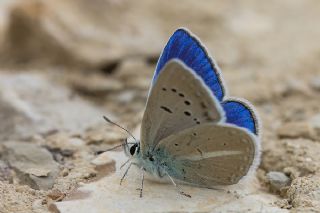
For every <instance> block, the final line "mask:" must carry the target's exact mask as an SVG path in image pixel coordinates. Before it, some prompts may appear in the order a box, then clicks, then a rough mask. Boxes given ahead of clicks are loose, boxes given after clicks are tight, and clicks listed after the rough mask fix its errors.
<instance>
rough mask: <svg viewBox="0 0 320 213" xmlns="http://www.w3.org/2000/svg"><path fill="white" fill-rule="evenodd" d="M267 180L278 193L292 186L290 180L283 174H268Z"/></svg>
mask: <svg viewBox="0 0 320 213" xmlns="http://www.w3.org/2000/svg"><path fill="white" fill-rule="evenodd" d="M267 179H268V180H269V182H270V185H271V187H272V189H273V190H276V191H280V190H281V189H282V188H284V187H286V186H289V184H290V178H289V177H288V176H286V175H285V174H284V173H282V172H268V174H267Z"/></svg>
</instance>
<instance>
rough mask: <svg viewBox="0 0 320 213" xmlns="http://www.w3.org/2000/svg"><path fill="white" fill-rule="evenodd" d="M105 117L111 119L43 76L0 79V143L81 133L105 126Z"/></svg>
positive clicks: (29, 75)
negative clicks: (60, 131)
mask: <svg viewBox="0 0 320 213" xmlns="http://www.w3.org/2000/svg"><path fill="white" fill-rule="evenodd" d="M80 115H81V116H80ZM103 115H109V116H111V115H110V113H107V112H105V111H103V110H102V109H99V108H96V107H92V106H90V105H89V103H88V102H86V101H84V100H82V99H80V98H79V97H77V96H74V97H72V92H71V91H70V90H69V89H67V88H65V87H64V86H62V85H59V86H58V85H55V84H53V83H52V82H50V81H49V80H48V79H47V78H46V77H45V76H44V75H37V74H16V75H14V74H1V75H0V118H1V120H3V121H6V122H1V123H0V139H17V138H18V139H19V138H22V137H30V136H32V135H34V134H37V133H46V132H49V131H52V130H57V129H64V130H67V131H71V132H74V133H79V132H81V131H83V130H84V129H86V128H87V127H88V126H90V125H93V124H98V123H103V119H102V116H103ZM111 117H112V116H111ZM0 142H1V141H0Z"/></svg>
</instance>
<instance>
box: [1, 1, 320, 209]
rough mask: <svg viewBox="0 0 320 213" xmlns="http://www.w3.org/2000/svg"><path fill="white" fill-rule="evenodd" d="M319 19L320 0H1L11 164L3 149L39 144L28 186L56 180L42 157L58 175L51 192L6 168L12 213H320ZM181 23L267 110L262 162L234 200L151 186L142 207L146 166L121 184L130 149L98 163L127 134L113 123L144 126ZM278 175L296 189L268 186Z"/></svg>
mask: <svg viewBox="0 0 320 213" xmlns="http://www.w3.org/2000/svg"><path fill="white" fill-rule="evenodd" d="M319 11H320V5H319V2H318V0H305V1H300V0H290V1H289V0H285V1H277V0H270V1H251V0H244V1H241V4H240V3H238V2H235V1H218V0H213V1H199V2H195V1H193V0H185V1H184V3H183V4H181V3H180V2H175V1H169V0H163V1H161V2H159V1H148V0H139V1H134V2H131V1H129V0H116V1H115V0H104V1H101V0H92V1H86V0H81V1H78V0H77V1H75V0H56V1H46V0H30V1H21V0H2V1H0V119H1V122H0V146H1V147H2V148H0V156H1V158H3V157H4V156H6V158H7V159H9V158H14V156H15V155H13V154H12V156H8V155H5V153H4V152H5V150H6V149H7V148H6V149H3V147H4V144H7V143H8V142H10V141H11V142H12V141H13V142H17V141H19V143H20V142H23V144H28V145H32V146H36V147H37V148H35V149H34V150H35V152H37V153H32V155H30V156H28V158H26V159H27V160H26V161H25V162H23V163H24V164H26V165H32V166H30V168H29V166H25V167H23V168H21V167H19V170H21V171H23V173H25V174H28V175H27V176H28V177H30V176H31V175H32V176H34V177H37V176H39V177H37V178H47V177H45V176H50V171H51V169H50V168H49V169H48V168H47V167H43V166H42V165H41V164H39V163H37V162H34V161H33V160H34V158H35V157H37V156H38V155H39V153H42V152H43V150H45V152H46V155H48V156H49V155H51V158H48V159H50V162H51V163H52V164H54V165H57V166H58V167H59V172H58V173H57V176H56V178H55V179H54V182H53V185H52V189H46V190H35V189H32V188H31V187H30V186H29V185H23V186H22V185H21V181H20V179H19V173H17V172H16V169H15V168H14V167H13V166H11V164H9V162H8V161H6V159H4V160H0V212H1V213H2V212H4V213H12V212H37V213H38V212H41V213H47V212H49V211H51V212H59V211H61V212H78V211H80V210H88V208H90V209H89V210H90V212H91V210H97V211H100V210H101V209H102V210H101V212H106V209H107V210H110V211H111V212H114V211H115V209H114V208H116V207H117V208H118V207H119V205H122V206H123V211H125V210H132V209H134V210H135V211H136V210H137V209H138V210H141V211H146V212H147V211H149V210H150V211H155V210H156V211H157V210H158V209H160V208H161V206H163V208H164V210H168V211H171V212H177V211H191V210H194V211H195V212H198V211H201V210H203V211H209V212H210V211H215V212H235V211H236V212H279V211H280V212H281V211H287V210H290V211H292V212H318V211H319V200H320V199H319V193H318V192H319V186H318V185H319V184H318V183H319V178H320V172H319V171H320V137H319V135H320V131H319V130H320V128H319V126H320V125H319V123H320V122H319V120H320V119H319V112H320V105H319V100H320V92H319V89H318V87H319V85H318V84H319V82H318V80H317V79H318V78H319V67H320V63H319V62H320V60H319V49H320V40H319V38H320V27H318V26H317V25H315V24H314V23H315V22H314V20H319V19H320V13H319ZM177 14H178V15H177ZM181 14H183V15H181ZM181 26H184V27H187V28H189V29H190V30H191V31H192V32H194V33H195V34H196V35H197V36H199V37H200V38H201V39H202V41H203V42H204V43H205V44H206V46H207V47H208V50H209V52H210V53H211V54H212V55H213V56H214V57H215V60H216V61H217V62H218V64H219V66H220V67H221V68H222V70H223V73H222V74H223V77H224V78H225V82H226V84H227V87H228V91H229V95H231V96H235V97H243V98H246V99H248V100H249V101H250V102H252V103H253V104H254V106H255V107H256V109H257V111H258V112H259V114H260V117H261V119H262V123H263V127H262V133H263V134H262V149H263V150H262V159H261V165H260V166H259V168H258V172H257V175H256V176H255V177H253V179H252V180H251V181H249V182H247V183H243V184H241V185H239V186H235V187H230V188H229V189H228V190H229V192H228V190H227V192H225V191H212V190H205V189H199V188H194V187H188V186H182V187H183V189H184V190H185V191H186V192H188V193H190V194H192V198H191V200H190V199H187V198H185V197H183V196H180V195H179V194H178V193H177V192H176V191H175V190H174V188H173V187H172V185H171V184H159V183H155V182H151V181H146V182H145V191H144V197H143V198H142V199H140V198H139V197H138V194H139V192H138V191H136V188H138V187H139V185H140V176H141V174H137V172H136V171H135V170H134V169H133V170H132V171H130V172H129V176H128V179H127V180H126V181H125V182H124V184H123V186H121V187H120V186H119V185H118V183H119V179H120V176H121V174H120V173H119V171H118V170H116V165H115V163H117V167H118V166H119V163H122V162H124V160H125V159H124V158H123V155H122V153H113V154H111V153H104V154H102V155H100V156H97V155H96V153H100V152H102V151H104V150H106V149H109V148H111V147H113V146H115V145H117V144H120V143H122V142H123V139H125V138H126V137H127V136H128V135H127V134H126V133H125V132H123V131H122V130H121V129H119V128H118V127H116V126H112V125H111V124H109V123H106V122H104V121H103V119H102V115H107V116H108V117H110V118H111V119H112V120H113V121H115V122H116V123H118V124H120V125H121V126H123V127H125V128H127V129H128V130H129V131H131V130H133V129H136V127H137V126H138V125H139V124H140V123H141V120H142V115H143V111H144V107H145V101H146V97H147V94H148V87H149V85H150V82H151V79H152V75H153V70H154V68H155V66H156V62H157V58H158V55H159V54H160V52H161V49H162V48H163V46H164V44H165V43H166V42H167V39H168V38H169V36H170V34H171V33H172V32H173V31H174V30H175V29H176V28H177V27H181ZM110 112H112V113H110ZM134 134H135V136H136V135H139V133H134ZM10 149H11V148H10ZM11 150H12V152H13V153H16V152H17V151H19V150H20V149H17V150H16V149H15V148H12V149H11ZM20 151H21V150H20ZM20 151H19V152H20ZM22 151H23V150H22ZM22 151H21V152H22ZM42 154H43V153H42ZM52 159H53V160H52ZM51 163H50V164H51ZM115 170H116V172H115ZM272 171H278V172H281V173H283V174H285V176H287V177H288V178H289V179H290V181H291V183H290V184H289V185H288V186H285V187H280V190H270V181H269V180H268V179H267V174H268V173H269V174H270V172H272ZM122 172H123V171H122ZM284 179H285V178H284ZM284 179H283V181H280V182H281V183H284V182H286V181H284ZM29 180H30V178H29ZM273 180H276V179H275V178H273ZM32 181H33V180H32ZM50 183H52V182H50ZM274 183H275V182H274ZM50 186H51V185H50ZM277 188H279V187H277ZM131 200H133V202H132V201H131ZM164 201H165V202H164ZM191 201H194V202H191ZM80 207H81V208H80ZM94 208H95V209H94ZM79 209H80V210H79ZM159 211H161V209H160V210H159Z"/></svg>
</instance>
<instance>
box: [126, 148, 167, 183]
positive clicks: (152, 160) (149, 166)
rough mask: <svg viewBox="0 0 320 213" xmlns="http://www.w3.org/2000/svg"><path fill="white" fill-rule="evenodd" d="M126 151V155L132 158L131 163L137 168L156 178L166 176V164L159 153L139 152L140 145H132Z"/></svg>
mask: <svg viewBox="0 0 320 213" xmlns="http://www.w3.org/2000/svg"><path fill="white" fill-rule="evenodd" d="M128 150H129V151H127V152H126V154H127V155H128V156H130V157H131V158H132V163H133V164H135V165H136V166H138V167H139V168H141V169H143V170H144V171H146V172H148V173H150V174H152V175H154V176H156V177H158V178H162V177H163V176H165V175H166V168H167V163H166V162H165V161H164V159H165V158H163V157H164V156H163V155H162V154H161V153H160V152H159V151H158V152H157V151H153V150H149V151H146V152H143V151H140V143H137V144H135V145H133V146H132V147H131V148H129V149H128Z"/></svg>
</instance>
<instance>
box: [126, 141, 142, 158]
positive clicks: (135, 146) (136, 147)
mask: <svg viewBox="0 0 320 213" xmlns="http://www.w3.org/2000/svg"><path fill="white" fill-rule="evenodd" d="M124 152H125V153H126V155H128V156H136V155H138V154H139V153H140V143H139V142H136V143H126V144H125V145H124Z"/></svg>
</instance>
